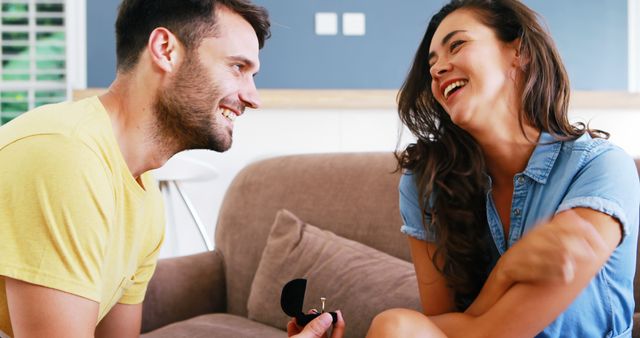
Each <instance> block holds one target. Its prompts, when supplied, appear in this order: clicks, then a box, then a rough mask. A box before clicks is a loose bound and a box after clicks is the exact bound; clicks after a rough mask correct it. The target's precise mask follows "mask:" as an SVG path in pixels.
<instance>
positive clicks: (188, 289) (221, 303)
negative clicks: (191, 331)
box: [142, 251, 226, 333]
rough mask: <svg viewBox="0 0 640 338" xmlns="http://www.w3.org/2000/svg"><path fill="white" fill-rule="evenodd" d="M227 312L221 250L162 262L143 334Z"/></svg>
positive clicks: (144, 317) (150, 293)
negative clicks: (198, 317)
mask: <svg viewBox="0 0 640 338" xmlns="http://www.w3.org/2000/svg"><path fill="white" fill-rule="evenodd" d="M225 310H226V285H225V277H224V262H223V259H222V255H221V254H220V253H219V252H218V251H210V252H204V253H200V254H195V255H190V256H184V257H175V258H168V259H161V260H159V261H158V266H157V268H156V271H155V273H154V275H153V277H152V278H151V281H150V282H149V287H148V289H147V293H146V296H145V300H144V303H143V310H142V333H145V332H149V331H152V330H155V329H157V328H159V327H162V326H165V325H168V324H171V323H173V322H177V321H181V320H185V319H188V318H192V317H195V316H198V315H201V314H205V313H212V312H224V311H225Z"/></svg>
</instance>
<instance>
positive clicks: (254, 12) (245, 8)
mask: <svg viewBox="0 0 640 338" xmlns="http://www.w3.org/2000/svg"><path fill="white" fill-rule="evenodd" d="M219 6H225V7H227V8H229V9H230V10H231V11H233V12H235V13H237V14H239V15H240V16H242V17H243V18H244V19H245V20H247V22H249V24H251V26H252V27H253V29H254V30H255V32H256V35H257V37H258V43H259V44H260V48H262V46H264V41H265V40H266V39H268V38H269V36H270V34H271V33H270V31H269V28H270V23H269V15H268V13H267V10H266V9H265V8H264V7H260V6H257V5H254V4H252V3H251V2H250V1H249V0H123V1H122V3H121V4H120V9H119V12H118V19H117V20H116V55H117V61H118V66H117V68H118V71H127V70H130V69H131V68H133V67H134V66H135V65H136V64H137V63H138V59H139V57H140V53H141V52H142V50H143V49H144V48H145V46H146V45H147V42H148V41H149V35H150V34H151V32H152V31H153V30H154V29H155V28H157V27H165V28H167V29H168V30H170V31H171V32H172V33H173V34H175V35H176V36H177V37H178V39H179V40H180V42H181V43H182V44H183V45H184V46H185V48H187V50H191V49H193V48H197V47H198V46H199V45H200V42H201V41H202V39H203V38H205V37H208V36H215V33H216V31H215V29H216V22H215V19H216V15H215V14H216V13H215V11H216V10H217V8H219Z"/></svg>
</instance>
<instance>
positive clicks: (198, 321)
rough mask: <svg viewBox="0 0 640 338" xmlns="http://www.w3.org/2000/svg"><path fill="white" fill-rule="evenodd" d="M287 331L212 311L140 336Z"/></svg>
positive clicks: (208, 337)
mask: <svg viewBox="0 0 640 338" xmlns="http://www.w3.org/2000/svg"><path fill="white" fill-rule="evenodd" d="M286 336H287V333H286V332H282V331H280V330H278V329H275V328H273V327H270V326H267V325H264V324H260V323H256V322H254V321H251V320H249V319H247V318H244V317H240V316H234V315H229V314H224V313H213V314H208V315H202V316H198V317H194V318H191V319H189V320H185V321H181V322H177V323H173V324H171V325H167V326H165V327H162V328H160V329H157V330H155V331H151V332H149V333H146V334H143V335H142V336H140V337H141V338H165V337H166V338H217V337H220V338H229V337H233V338H255V337H260V338H283V337H286Z"/></svg>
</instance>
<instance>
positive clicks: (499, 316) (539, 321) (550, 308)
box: [430, 208, 622, 337]
mask: <svg viewBox="0 0 640 338" xmlns="http://www.w3.org/2000/svg"><path fill="white" fill-rule="evenodd" d="M574 210H575V211H571V210H570V211H565V212H562V213H560V214H558V215H556V216H555V217H554V218H553V219H552V220H551V222H549V223H547V224H544V225H540V226H539V227H537V228H536V229H535V230H534V231H531V233H529V234H527V235H526V236H524V237H523V238H522V239H521V240H520V241H519V242H518V243H517V244H516V245H514V246H513V248H511V249H509V250H514V251H517V250H522V251H523V252H527V251H528V247H529V246H530V245H533V243H534V242H536V241H537V240H538V239H537V238H536V236H541V234H542V233H543V232H546V231H549V232H552V233H557V234H559V235H560V236H566V235H568V234H574V235H577V236H574V237H576V239H575V240H576V241H577V242H576V245H582V244H584V243H586V244H587V245H588V246H589V247H590V248H591V249H592V251H593V254H594V255H593V258H592V259H589V258H587V257H588V255H583V256H578V257H575V277H574V278H573V279H572V280H571V281H570V282H568V283H565V284H558V283H535V282H515V283H513V285H511V286H507V287H506V288H500V287H498V288H494V287H493V285H492V283H495V282H494V280H488V281H487V283H486V284H485V287H484V288H483V290H482V291H481V293H480V295H479V296H478V298H477V300H476V301H479V300H483V301H484V303H483V304H482V306H476V305H472V307H474V306H475V308H474V309H473V311H471V312H472V313H473V314H469V313H447V314H443V315H439V316H434V317H430V319H431V320H432V321H433V322H434V323H435V324H436V325H437V326H438V327H439V328H440V329H441V330H442V331H443V332H444V333H445V334H447V336H448V337H532V336H534V335H536V334H537V333H539V332H540V331H542V330H543V329H544V328H545V327H546V326H548V325H549V324H550V323H551V322H553V320H555V318H556V317H557V316H558V315H560V314H561V313H562V312H563V311H564V310H565V309H566V308H567V307H568V306H569V305H570V304H571V303H572V302H573V300H575V299H576V298H577V296H578V295H579V294H580V292H581V291H582V290H583V289H584V288H585V287H586V286H587V285H588V284H589V282H590V281H591V279H592V278H593V277H594V276H595V275H596V273H597V272H598V271H599V270H600V268H602V266H603V265H604V264H605V262H606V261H607V259H608V258H609V256H610V255H611V253H612V252H613V250H614V249H615V248H616V246H617V244H618V243H619V241H620V238H621V236H622V234H621V230H620V224H619V223H618V221H617V220H615V219H614V218H612V217H611V216H609V215H606V214H603V213H600V212H597V211H594V210H591V209H581V208H578V209H574ZM579 229H581V230H579ZM577 230H578V233H575V232H574V231H577ZM580 238H581V239H580ZM581 241H584V242H581ZM578 243H580V244H578ZM503 258H507V255H506V254H505V256H503ZM494 273H495V274H499V272H497V271H494V272H492V274H494ZM497 280H498V281H500V279H499V278H498V279H497ZM503 285H508V282H507V284H503ZM487 290H489V291H491V292H495V293H494V294H490V293H491V292H488V291H487ZM502 291H504V292H502ZM501 292H502V294H500V293H501ZM485 293H488V294H485ZM474 304H475V303H474Z"/></svg>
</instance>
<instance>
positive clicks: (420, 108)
mask: <svg viewBox="0 0 640 338" xmlns="http://www.w3.org/2000/svg"><path fill="white" fill-rule="evenodd" d="M568 103H569V81H568V78H567V74H566V71H565V69H564V66H563V64H562V61H561V60H560V56H559V54H558V52H557V50H556V48H555V46H554V44H553V41H552V39H551V38H550V36H549V35H548V33H547V32H546V31H545V30H544V29H543V28H542V26H541V25H540V24H539V22H538V20H537V15H536V13H535V12H533V11H532V10H531V9H529V8H527V7H526V6H525V5H524V4H522V3H521V2H519V1H517V0H454V1H451V2H450V3H449V4H447V5H446V6H444V7H443V8H442V9H441V10H440V12H438V13H437V14H436V15H434V16H433V18H432V19H431V22H430V23H429V26H428V28H427V31H426V33H425V36H424V38H423V40H422V43H421V44H420V47H419V49H418V52H417V54H416V57H415V60H414V63H413V66H412V68H411V70H410V73H409V75H408V77H407V79H406V81H405V83H404V85H403V87H402V89H401V92H400V94H399V113H400V118H401V119H402V121H403V123H404V124H405V125H406V126H407V127H408V128H409V129H410V130H411V131H412V132H413V134H415V135H416V136H417V141H416V143H414V144H411V145H409V146H408V147H407V148H406V149H405V151H404V152H402V154H401V155H400V156H399V163H400V167H401V168H403V169H405V172H404V175H403V176H402V178H401V181H400V186H399V189H400V209H401V214H402V217H403V220H404V225H403V227H402V231H403V232H404V233H405V234H407V235H408V236H409V243H410V248H411V252H412V256H413V260H414V265H415V270H416V274H417V277H418V285H419V291H420V297H421V300H422V305H423V308H424V314H421V313H417V312H413V311H410V310H400V309H398V310H389V311H386V312H384V313H382V314H380V315H378V316H377V317H376V318H375V319H374V321H373V323H372V326H371V329H370V332H369V337H372V338H374V337H390V336H393V337H429V336H433V337H442V336H445V335H446V336H448V337H533V336H538V337H605V336H606V337H630V336H631V325H632V317H633V310H634V304H633V277H634V269H635V257H636V243H637V234H638V221H639V220H638V205H639V203H640V202H639V200H640V196H639V195H640V187H639V184H638V176H637V173H636V170H635V167H634V164H633V161H632V160H631V159H630V158H629V157H628V156H627V155H626V154H625V153H624V152H623V151H622V150H621V149H619V148H617V147H615V146H613V145H612V144H610V143H608V142H607V141H606V140H605V138H606V137H608V135H607V134H606V133H604V132H600V131H595V130H589V129H587V128H586V127H585V126H584V125H583V124H575V125H571V124H570V123H569V121H568V118H567V109H568ZM425 315H426V316H425Z"/></svg>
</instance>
